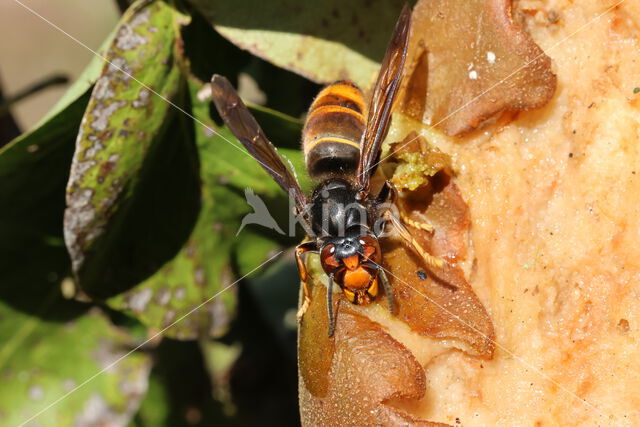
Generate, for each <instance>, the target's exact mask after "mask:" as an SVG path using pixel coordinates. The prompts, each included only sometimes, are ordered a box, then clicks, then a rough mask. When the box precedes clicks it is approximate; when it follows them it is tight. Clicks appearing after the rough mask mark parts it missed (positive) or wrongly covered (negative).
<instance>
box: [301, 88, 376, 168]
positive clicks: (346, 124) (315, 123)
mask: <svg viewBox="0 0 640 427" xmlns="http://www.w3.org/2000/svg"><path fill="white" fill-rule="evenodd" d="M364 108H365V104H364V97H363V95H362V91H361V90H360V89H359V88H358V87H357V86H355V85H354V84H353V83H351V82H346V81H340V82H336V83H333V84H332V85H330V86H327V87H326V88H324V89H323V90H322V91H321V92H320V93H319V94H318V96H317V97H316V99H315V100H314V101H313V104H311V108H309V114H308V115H307V121H306V123H305V125H304V130H303V134H302V147H303V151H304V156H305V163H306V165H307V171H308V172H309V176H310V177H311V178H313V179H318V180H320V179H327V178H329V177H338V178H344V179H347V180H353V178H354V176H355V173H356V169H357V167H358V160H359V158H360V138H361V137H362V133H363V132H364V126H365V117H364Z"/></svg>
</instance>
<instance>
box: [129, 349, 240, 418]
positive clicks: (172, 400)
mask: <svg viewBox="0 0 640 427" xmlns="http://www.w3.org/2000/svg"><path fill="white" fill-rule="evenodd" d="M154 361H155V365H154V368H153V371H152V372H151V377H150V379H149V392H148V393H147V395H146V396H145V398H144V400H143V402H142V405H141V406H140V410H139V412H138V413H137V414H136V416H135V418H134V420H133V422H132V423H131V424H130V426H138V427H156V426H185V427H187V426H194V425H199V426H234V425H239V423H238V422H237V421H236V420H235V419H234V416H233V414H231V413H230V412H229V411H228V410H226V408H224V407H223V405H222V404H221V402H220V401H219V399H217V396H216V397H214V394H215V391H214V390H212V385H211V381H210V379H209V376H208V374H207V371H206V367H205V360H204V359H203V354H202V352H201V350H200V348H199V344H198V343H197V342H195V341H187V342H179V341H174V340H171V339H163V340H162V342H161V343H160V345H159V346H158V347H157V348H156V349H155V350H154Z"/></svg>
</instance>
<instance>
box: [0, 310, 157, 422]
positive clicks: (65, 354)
mask: <svg viewBox="0 0 640 427" xmlns="http://www.w3.org/2000/svg"><path fill="white" fill-rule="evenodd" d="M69 305H74V306H76V307H75V311H78V307H77V306H78V305H79V304H76V303H72V302H69V301H61V300H58V302H57V303H54V304H52V305H50V307H49V310H50V311H51V312H65V311H68V310H69V307H68V306H69ZM0 319H1V322H0V342H2V343H3V346H2V347H1V348H0V376H1V377H2V388H0V423H2V424H3V425H18V424H22V423H24V422H26V421H30V420H31V419H32V417H34V416H36V417H35V418H33V423H34V424H37V425H40V426H59V425H105V424H109V423H116V424H118V423H126V422H127V421H128V420H129V419H130V418H131V416H132V415H133V414H134V413H135V411H136V410H137V408H138V405H139V403H140V400H141V399H142V396H144V394H145V392H146V389H147V377H148V374H149V370H150V367H151V366H150V358H149V357H148V356H146V355H144V354H142V353H140V352H135V353H132V354H131V355H129V356H127V357H126V358H124V359H122V360H121V361H120V362H118V363H117V364H115V365H114V366H113V367H112V368H110V369H109V370H108V371H106V372H104V373H102V374H99V375H98V376H96V377H95V378H93V379H91V381H90V382H87V383H86V384H85V385H83V386H82V387H81V388H79V389H78V390H77V391H74V392H73V393H71V394H69V395H68V396H66V397H64V396H65V395H66V394H67V393H69V392H70V391H71V390H73V389H75V388H76V387H78V386H80V385H81V384H83V382H84V381H86V380H87V379H89V378H92V377H93V376H94V375H96V374H98V373H99V372H100V371H102V370H103V369H105V368H107V367H108V366H109V365H110V364H112V363H113V362H115V361H116V360H118V359H119V358H120V357H122V356H123V355H125V354H126V353H127V351H128V348H129V346H131V344H133V343H132V342H131V341H130V339H129V337H128V335H127V334H126V333H124V332H123V331H121V330H118V329H116V328H114V327H113V326H112V325H111V324H110V323H109V321H108V320H107V319H106V318H105V317H104V316H103V315H102V313H101V312H100V311H99V310H97V311H96V310H92V311H91V312H88V313H87V314H85V315H83V316H80V317H77V318H76V319H74V320H67V321H65V322H54V321H43V320H42V319H41V318H38V317H34V316H30V315H27V314H25V313H22V312H20V311H17V310H15V309H13V308H11V307H9V306H8V305H7V304H5V303H0ZM63 397H64V398H63ZM61 398H62V399H61ZM59 399H60V400H59ZM58 400H59V401H58ZM41 411H43V412H41ZM40 412H41V413H40Z"/></svg>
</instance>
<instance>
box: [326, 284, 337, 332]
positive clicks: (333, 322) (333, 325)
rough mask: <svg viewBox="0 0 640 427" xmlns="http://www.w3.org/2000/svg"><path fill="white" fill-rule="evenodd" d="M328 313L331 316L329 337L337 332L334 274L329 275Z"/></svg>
mask: <svg viewBox="0 0 640 427" xmlns="http://www.w3.org/2000/svg"><path fill="white" fill-rule="evenodd" d="M327 313H328V314H329V337H332V336H333V333H334V332H335V331H336V318H335V317H334V315H333V273H331V274H330V275H329V283H327Z"/></svg>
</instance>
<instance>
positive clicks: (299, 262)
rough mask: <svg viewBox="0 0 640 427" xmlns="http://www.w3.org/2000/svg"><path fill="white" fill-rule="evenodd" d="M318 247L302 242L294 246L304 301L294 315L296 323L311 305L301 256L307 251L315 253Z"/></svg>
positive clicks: (314, 243)
mask: <svg viewBox="0 0 640 427" xmlns="http://www.w3.org/2000/svg"><path fill="white" fill-rule="evenodd" d="M317 250H318V245H317V244H316V242H304V243H300V244H299V245H298V246H296V252H295V253H296V264H297V265H298V272H299V273H300V280H301V281H302V290H303V291H304V301H303V303H302V305H301V306H300V309H299V310H298V313H297V314H296V318H297V319H298V321H300V320H301V319H302V316H303V315H304V313H305V312H306V311H307V309H308V308H309V304H311V291H310V290H309V285H308V284H307V279H308V278H309V274H308V273H307V266H306V264H305V263H304V258H303V255H304V254H305V253H307V252H309V251H317Z"/></svg>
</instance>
